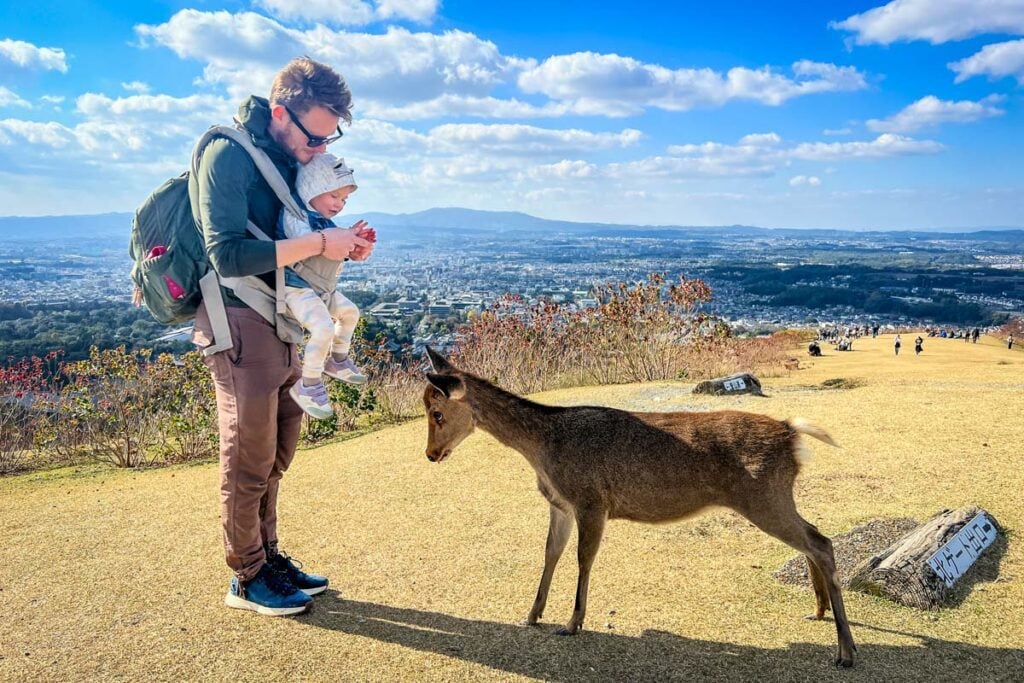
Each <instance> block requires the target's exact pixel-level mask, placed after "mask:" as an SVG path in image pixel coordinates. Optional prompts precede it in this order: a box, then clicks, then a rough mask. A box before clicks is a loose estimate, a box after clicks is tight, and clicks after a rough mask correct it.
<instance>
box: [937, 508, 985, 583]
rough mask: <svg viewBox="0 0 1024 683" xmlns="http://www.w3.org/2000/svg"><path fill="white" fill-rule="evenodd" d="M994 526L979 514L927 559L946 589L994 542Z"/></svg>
mask: <svg viewBox="0 0 1024 683" xmlns="http://www.w3.org/2000/svg"><path fill="white" fill-rule="evenodd" d="M996 533H997V532H996V525H995V524H993V523H992V522H991V520H989V518H988V517H986V516H985V513H984V512H979V513H978V514H977V515H976V516H975V517H974V519H972V520H971V521H969V522H968V523H967V524H966V525H964V527H963V528H962V529H960V531H959V532H957V534H956V536H954V537H953V538H951V539H950V540H949V542H947V543H946V545H944V546H942V547H941V548H939V549H938V551H937V552H936V553H935V554H934V555H932V556H931V557H929V558H928V566H929V567H931V568H932V570H934V571H935V573H936V574H937V575H938V577H939V578H940V579H942V581H943V583H945V584H946V588H952V587H953V584H954V583H956V580H957V579H959V578H960V577H961V576H963V574H964V572H966V571H967V570H968V569H969V568H970V566H971V565H972V564H974V561H975V560H977V559H978V557H979V556H980V555H981V552H982V551H983V550H984V549H985V548H987V547H989V546H990V545H992V541H994V540H996Z"/></svg>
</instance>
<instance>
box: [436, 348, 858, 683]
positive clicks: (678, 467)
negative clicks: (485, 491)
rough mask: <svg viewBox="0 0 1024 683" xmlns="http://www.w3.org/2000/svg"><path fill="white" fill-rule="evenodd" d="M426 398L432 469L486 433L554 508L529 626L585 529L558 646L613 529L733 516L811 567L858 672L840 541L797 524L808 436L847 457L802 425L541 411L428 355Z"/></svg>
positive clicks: (817, 430)
mask: <svg viewBox="0 0 1024 683" xmlns="http://www.w3.org/2000/svg"><path fill="white" fill-rule="evenodd" d="M426 351H427V355H428V358H429V360H430V364H431V370H432V371H431V372H427V373H426V379H427V382H428V384H427V386H426V387H425V390H424V393H423V403H424V407H425V409H426V416H427V423H428V434H427V449H426V456H427V459H428V460H430V461H431V462H434V463H440V462H443V461H444V460H446V459H447V458H448V457H449V456H450V455H451V454H452V451H453V450H454V449H455V448H456V447H457V446H458V445H459V444H460V443H461V442H462V441H463V440H464V439H465V438H466V437H468V436H469V435H470V434H471V433H472V432H473V431H474V430H475V429H476V428H477V427H480V428H481V429H482V430H483V431H485V432H488V433H489V434H491V435H492V436H493V437H495V438H496V439H497V440H498V441H499V442H501V443H502V444H503V445H505V446H507V447H509V448H511V449H514V450H516V451H518V452H519V453H520V454H522V455H523V457H525V458H526V460H527V462H528V463H529V464H530V465H531V466H532V467H533V469H534V471H535V472H536V475H537V487H538V489H539V490H540V493H541V495H543V496H544V498H545V499H547V501H548V503H549V507H550V510H549V525H548V535H547V542H546V545H545V549H544V569H543V572H542V573H541V577H540V585H539V587H538V588H537V596H536V598H535V599H534V602H533V607H532V608H531V609H530V612H529V614H528V616H527V617H526V619H525V620H524V621H523V622H522V623H523V625H527V626H537V625H538V621H539V620H540V619H541V618H542V617H543V615H544V608H545V606H546V604H547V598H548V589H549V588H550V586H551V579H552V576H553V575H554V571H555V566H556V565H557V564H558V561H559V559H560V557H561V556H562V552H563V551H564V550H565V547H566V545H567V543H568V540H569V536H570V534H571V532H572V524H573V522H575V524H576V528H577V532H578V533H577V561H578V571H579V573H578V577H577V582H576V600H575V605H574V608H573V612H572V616H571V618H570V619H569V621H568V623H567V624H566V625H565V627H564V628H561V629H558V630H557V631H556V634H557V635H566V636H568V635H574V634H576V633H578V632H579V631H580V630H581V628H582V627H583V621H584V618H585V616H586V613H587V591H588V587H589V585H590V572H591V568H592V566H593V564H594V559H595V558H596V556H597V551H598V548H599V546H600V545H601V537H602V535H603V533H604V529H605V524H606V523H607V522H608V521H609V520H613V519H624V520H630V521H635V522H642V523H648V524H658V523H666V522H672V521H676V520H680V519H684V518H687V517H692V516H693V515H695V514H697V513H698V512H700V511H701V510H703V509H705V508H711V507H725V508H729V509H731V510H734V511H736V512H737V513H739V514H740V515H742V516H743V517H745V518H746V519H747V520H749V521H750V522H751V523H752V524H754V526H756V527H758V528H759V529H761V530H762V531H764V532H765V533H767V534H769V535H770V536H774V537H775V538H777V539H779V540H780V541H782V542H783V543H786V544H787V545H789V546H791V547H792V548H794V549H796V550H797V551H798V552H800V553H802V554H803V555H805V556H806V558H807V565H808V571H809V574H810V578H811V583H812V585H813V588H814V595H815V601H816V610H815V612H814V614H813V615H808V617H807V618H808V619H816V620H823V619H824V617H825V612H826V610H829V609H831V610H832V614H833V617H834V621H835V626H836V632H837V635H838V639H839V650H838V654H837V656H836V658H835V665H836V666H840V667H851V666H853V660H854V651H855V650H856V646H855V645H854V642H853V635H852V634H851V632H850V625H849V622H848V621H847V618H846V609H845V607H844V605H843V596H842V591H841V590H840V584H839V580H838V579H837V577H836V563H835V557H834V555H833V551H832V541H831V540H830V539H829V538H828V537H827V536H825V535H823V534H822V533H821V532H819V531H818V529H817V527H815V526H814V525H813V524H811V523H810V522H808V521H807V520H805V519H804V518H803V517H801V516H800V514H799V513H798V512H797V509H796V503H795V501H794V499H793V482H794V480H795V479H796V476H797V472H798V471H799V469H800V466H801V465H802V464H803V463H805V462H807V461H808V460H809V458H810V455H811V452H810V449H809V448H808V447H807V446H806V444H804V443H803V442H802V440H801V435H807V436H810V437H813V438H815V439H818V440H820V441H823V442H824V443H826V444H829V445H831V446H834V447H838V445H837V444H836V442H835V441H834V440H833V439H832V437H831V436H829V434H828V433H827V432H826V431H825V430H824V429H822V428H821V427H818V426H816V425H814V424H812V423H811V422H809V421H807V420H805V419H802V418H792V419H789V420H787V421H780V420H776V419H774V418H771V417H768V416H765V415H759V414H755V413H748V412H740V411H734V410H723V411H715V412H666V413H656V412H649V413H645V412H627V411H624V410H618V409H615V408H605V407H597V406H572V407H560V406H550V405H544V404H541V403H535V402H533V401H530V400H528V399H526V398H523V397H521V396H518V395H516V394H514V393H512V392H509V391H506V390H504V389H502V388H500V387H498V386H496V385H494V384H492V383H491V382H489V381H487V380H485V379H482V378H480V377H477V376H475V375H472V374H470V373H468V372H464V371H461V370H459V369H457V368H456V367H455V366H454V365H452V364H451V363H450V362H449V361H448V360H447V359H446V358H445V357H444V356H442V355H441V354H439V353H437V352H436V351H434V350H433V349H431V348H429V347H428V348H427V350H426Z"/></svg>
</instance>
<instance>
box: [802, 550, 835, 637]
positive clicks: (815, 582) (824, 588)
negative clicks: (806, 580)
mask: <svg viewBox="0 0 1024 683" xmlns="http://www.w3.org/2000/svg"><path fill="white" fill-rule="evenodd" d="M805 557H806V558H807V573H808V574H809V575H810V577H811V585H812V586H814V599H815V601H816V603H817V607H816V608H815V610H814V614H808V615H807V618H808V619H815V620H818V621H820V620H822V619H824V618H825V612H826V611H828V610H829V609H830V608H831V606H832V602H831V600H830V599H829V596H828V585H827V584H826V583H825V577H824V576H823V575H822V573H821V570H819V569H818V565H816V564H814V559H813V558H811V556H810V555H806V556H805Z"/></svg>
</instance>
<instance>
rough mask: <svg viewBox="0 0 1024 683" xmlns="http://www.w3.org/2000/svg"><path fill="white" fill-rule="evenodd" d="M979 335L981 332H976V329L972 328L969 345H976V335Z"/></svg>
mask: <svg viewBox="0 0 1024 683" xmlns="http://www.w3.org/2000/svg"><path fill="white" fill-rule="evenodd" d="M979 334H981V331H980V330H978V328H977V327H975V328H974V329H973V330H972V331H971V343H972V344H977V343H978V335H979Z"/></svg>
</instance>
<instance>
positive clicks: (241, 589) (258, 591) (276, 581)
mask: <svg viewBox="0 0 1024 683" xmlns="http://www.w3.org/2000/svg"><path fill="white" fill-rule="evenodd" d="M311 602H313V598H311V597H309V596H308V595H306V594H305V593H303V592H302V591H300V590H299V589H298V588H296V587H295V586H293V585H292V584H291V583H290V582H289V581H288V579H287V578H286V577H285V576H284V575H283V574H281V573H279V572H277V571H274V568H273V567H271V566H270V564H268V563H264V565H263V566H262V567H260V571H259V573H258V574H256V576H254V577H252V578H251V579H249V580H248V581H239V580H238V577H237V576H236V577H234V578H232V579H231V588H229V589H228V594H227V595H226V596H225V597H224V604H225V605H227V606H228V607H234V608H236V609H247V610H252V611H253V612H256V613H258V614H265V615H267V616H271V617H283V616H287V615H289V614H300V613H302V612H305V611H306V609H307V608H308V607H309V603H311Z"/></svg>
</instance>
